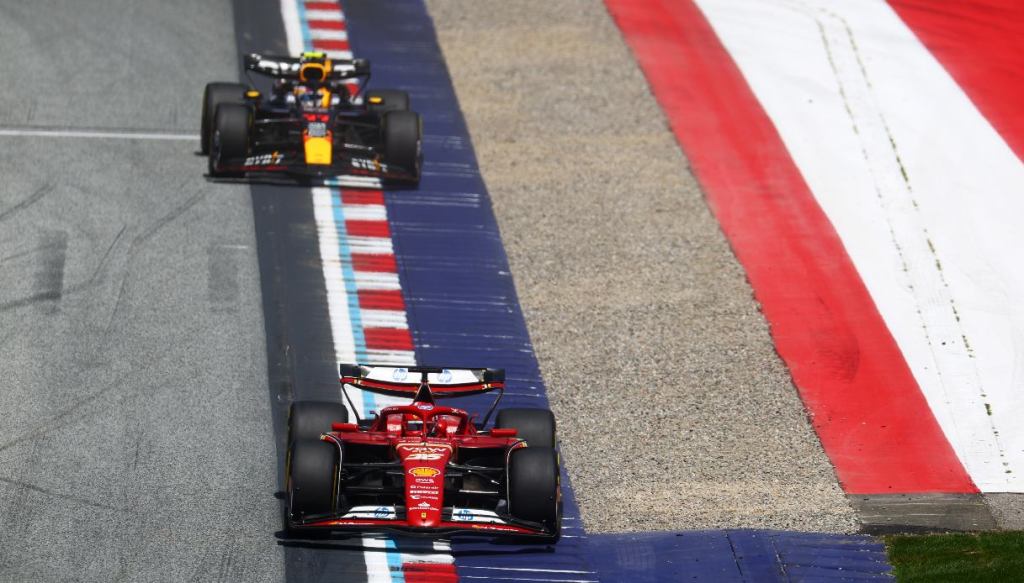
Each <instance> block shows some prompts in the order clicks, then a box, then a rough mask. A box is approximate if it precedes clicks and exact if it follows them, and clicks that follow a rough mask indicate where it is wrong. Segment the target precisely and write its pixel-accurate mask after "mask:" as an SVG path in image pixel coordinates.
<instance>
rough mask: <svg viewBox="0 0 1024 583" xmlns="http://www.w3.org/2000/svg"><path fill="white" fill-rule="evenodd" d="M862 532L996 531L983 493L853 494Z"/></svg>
mask: <svg viewBox="0 0 1024 583" xmlns="http://www.w3.org/2000/svg"><path fill="white" fill-rule="evenodd" d="M850 504H852V505H853V507H854V508H855V509H856V510H857V515H858V518H859V520H860V524H861V531H862V532H865V533H868V534H898V533H925V532H957V531H975V530H995V529H996V526H997V523H996V519H995V517H994V515H993V512H992V511H991V510H990V509H989V506H988V504H986V503H985V498H984V497H982V495H981V494H893V495H871V496H852V495H851V496H850Z"/></svg>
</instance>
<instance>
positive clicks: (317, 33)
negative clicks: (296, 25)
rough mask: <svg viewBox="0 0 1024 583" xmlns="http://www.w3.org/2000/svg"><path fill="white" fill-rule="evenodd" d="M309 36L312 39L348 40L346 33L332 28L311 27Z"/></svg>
mask: <svg viewBox="0 0 1024 583" xmlns="http://www.w3.org/2000/svg"><path fill="white" fill-rule="evenodd" d="M309 38H311V39H313V40H348V33H347V32H345V31H344V30H337V29H334V28H311V29H309Z"/></svg>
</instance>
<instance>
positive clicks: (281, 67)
mask: <svg viewBox="0 0 1024 583" xmlns="http://www.w3.org/2000/svg"><path fill="white" fill-rule="evenodd" d="M301 62H302V60H301V59H299V58H298V57H282V56H272V55H260V54H257V53H252V54H249V55H246V56H245V69H246V71H252V72H253V73H259V74H260V75H266V76H268V77H274V78H277V79H292V80H295V79H298V78H299V68H300V66H301ZM369 75H370V62H369V61H367V60H366V59H351V60H345V59H331V60H330V68H329V69H328V71H327V78H328V79H335V80H338V79H351V78H353V77H363V76H365V77H368V76H369Z"/></svg>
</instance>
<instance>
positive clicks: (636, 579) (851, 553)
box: [588, 530, 892, 583]
mask: <svg viewBox="0 0 1024 583" xmlns="http://www.w3.org/2000/svg"><path fill="white" fill-rule="evenodd" d="M588 545H589V547H590V549H591V553H590V555H589V556H590V558H591V562H592V565H593V566H594V567H595V568H596V569H597V571H598V573H599V574H600V578H601V580H602V581H609V582H610V581H629V582H630V583H661V582H663V581H708V582H721V583H733V582H736V583H742V582H758V583H759V582H762V581H765V582H769V583H771V582H779V583H783V582H785V583H788V582H797V581H801V582H821V583H836V582H839V581H891V580H892V574H891V568H890V567H889V565H888V564H887V563H886V555H885V546H884V545H883V544H882V543H881V542H879V541H878V540H876V539H874V538H872V537H870V536H864V535H854V536H848V535H828V534H802V533H792V532H777V531H763V530H725V531H722V530H715V531H690V532H683V533H638V534H630V535H618V534H617V535H591V537H590V539H589V541H588Z"/></svg>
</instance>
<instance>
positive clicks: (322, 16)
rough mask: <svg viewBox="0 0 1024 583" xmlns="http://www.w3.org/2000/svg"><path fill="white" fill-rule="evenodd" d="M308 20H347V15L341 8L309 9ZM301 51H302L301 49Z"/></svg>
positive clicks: (307, 12)
mask: <svg viewBox="0 0 1024 583" xmlns="http://www.w3.org/2000/svg"><path fill="white" fill-rule="evenodd" d="M306 20H307V21H310V20H333V21H334V22H341V21H343V20H345V16H344V15H342V13H341V11H340V10H307V11H306ZM299 52H300V53H301V52H302V51H299Z"/></svg>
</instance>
